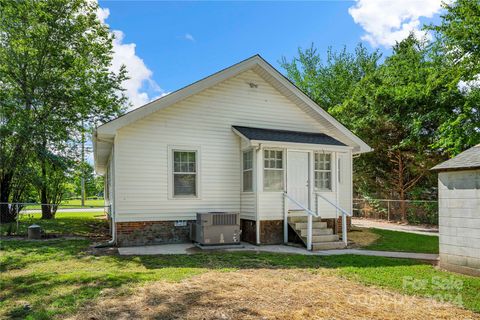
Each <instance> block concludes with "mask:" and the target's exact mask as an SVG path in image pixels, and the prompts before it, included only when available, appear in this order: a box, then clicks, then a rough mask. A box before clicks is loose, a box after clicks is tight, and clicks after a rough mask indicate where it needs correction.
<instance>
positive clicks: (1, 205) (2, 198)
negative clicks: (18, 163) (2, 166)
mask: <svg viewBox="0 0 480 320" xmlns="http://www.w3.org/2000/svg"><path fill="white" fill-rule="evenodd" d="M10 182H11V178H10V176H8V175H7V176H4V177H3V179H2V181H1V182H0V183H1V186H0V223H10V222H14V221H15V220H16V218H17V212H16V210H15V208H13V207H12V208H10V207H9V206H8V201H9V198H10V191H11V189H10Z"/></svg>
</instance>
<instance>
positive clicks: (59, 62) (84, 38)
mask: <svg viewBox="0 0 480 320" xmlns="http://www.w3.org/2000/svg"><path fill="white" fill-rule="evenodd" d="M97 8H98V6H97V5H96V4H95V3H94V2H93V1H87V0H45V1H35V0H25V1H16V0H0V106H1V111H0V117H1V118H0V121H1V124H2V126H1V129H0V134H1V136H0V148H1V150H0V160H1V161H0V202H9V201H21V200H22V199H23V192H22V190H25V189H27V187H26V186H27V185H28V184H30V183H32V182H33V181H34V180H35V179H34V178H33V177H30V176H29V175H28V174H27V173H26V171H30V172H37V173H38V172H40V173H39V174H40V179H41V180H43V181H44V182H46V181H53V180H54V179H49V178H48V177H47V175H48V173H49V172H56V171H49V170H37V169H35V168H38V167H45V168H53V167H56V165H55V163H53V162H51V161H52V159H53V158H52V157H51V156H48V157H47V155H56V156H58V157H64V158H68V159H71V158H74V157H76V156H77V152H67V151H69V150H75V149H76V145H77V143H78V142H79V140H80V136H81V131H82V129H83V128H82V123H84V124H85V125H86V126H92V125H93V124H94V123H96V122H98V121H105V120H107V119H110V118H112V117H114V116H116V115H118V114H119V113H121V112H122V110H123V107H124V106H125V101H126V100H125V96H124V94H123V93H122V88H121V82H122V81H123V80H124V79H125V78H126V76H125V69H124V68H122V69H121V70H120V71H119V72H118V73H114V72H112V71H111V70H110V67H111V61H112V53H113V52H112V40H113V39H112V35H111V33H110V32H109V29H108V27H107V26H105V25H104V24H102V23H101V22H100V21H99V20H98V18H97V16H96V10H97ZM29 168H31V169H29ZM37 181H38V180H37ZM43 190H44V191H41V193H42V192H46V189H45V188H43ZM48 198H49V197H48V196H46V195H45V194H44V195H41V199H47V200H48V201H52V198H50V199H48ZM42 213H43V217H45V218H49V217H51V216H52V214H51V211H50V208H49V207H48V206H44V207H42ZM13 218H14V214H12V212H11V210H10V209H9V208H8V206H6V205H0V219H1V220H2V221H3V222H6V221H11V220H12V219H13Z"/></svg>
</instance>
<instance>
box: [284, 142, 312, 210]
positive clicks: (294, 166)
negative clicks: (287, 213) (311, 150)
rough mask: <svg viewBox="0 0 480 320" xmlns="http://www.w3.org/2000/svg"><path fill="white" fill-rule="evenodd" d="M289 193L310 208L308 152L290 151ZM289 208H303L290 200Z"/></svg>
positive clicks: (288, 167)
mask: <svg viewBox="0 0 480 320" xmlns="http://www.w3.org/2000/svg"><path fill="white" fill-rule="evenodd" d="M287 193H288V195H289V196H290V197H291V198H293V199H295V201H297V202H299V203H300V204H302V206H304V207H305V208H308V152H301V151H288V158H287ZM288 209H289V210H303V209H302V208H300V207H299V206H298V205H296V204H295V203H294V202H293V201H289V207H288Z"/></svg>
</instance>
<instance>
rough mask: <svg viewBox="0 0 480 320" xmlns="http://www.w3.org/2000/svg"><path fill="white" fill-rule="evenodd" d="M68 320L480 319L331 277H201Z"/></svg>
mask: <svg viewBox="0 0 480 320" xmlns="http://www.w3.org/2000/svg"><path fill="white" fill-rule="evenodd" d="M72 319H82V320H83V319H91V320H93V319H293V320H296V319H421V320H425V319H480V315H478V314H475V313H473V312H470V311H467V310H464V309H461V308H459V307H455V306H453V305H450V304H442V303H439V302H435V301H434V300H430V299H426V298H419V297H412V296H406V295H402V294H399V293H392V292H390V291H386V290H382V289H379V288H374V287H366V286H363V285H361V284H358V283H355V282H352V281H349V280H345V279H343V278H340V277H338V276H336V275H334V274H333V273H332V272H331V271H326V270H325V271H324V270H316V271H308V270H285V269H281V270H278V269H277V270H272V269H255V270H250V269H247V270H240V271H235V272H218V271H217V272H215V271H211V272H207V273H204V274H201V275H199V276H195V277H192V278H189V279H187V280H184V281H182V282H178V283H168V282H155V283H150V284H147V285H145V286H143V287H139V288H138V289H135V288H133V289H132V288H130V289H129V290H128V291H127V292H123V294H118V293H116V292H115V291H112V290H110V291H107V292H104V294H103V296H102V297H101V298H100V299H99V300H97V301H96V303H93V304H91V305H89V306H88V307H87V308H85V309H83V310H81V311H80V312H79V313H78V314H77V315H76V316H75V317H73V318H72Z"/></svg>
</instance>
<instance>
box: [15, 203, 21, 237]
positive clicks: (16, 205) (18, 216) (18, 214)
mask: <svg viewBox="0 0 480 320" xmlns="http://www.w3.org/2000/svg"><path fill="white" fill-rule="evenodd" d="M15 210H16V211H15V212H16V213H17V231H16V232H15V233H16V234H17V235H18V228H19V221H20V212H18V203H17V204H15Z"/></svg>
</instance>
